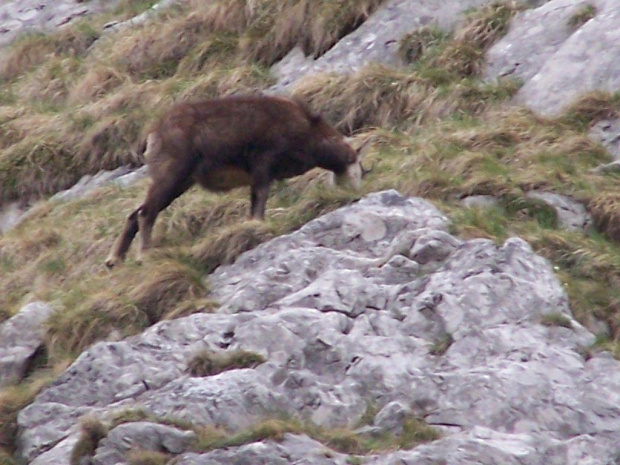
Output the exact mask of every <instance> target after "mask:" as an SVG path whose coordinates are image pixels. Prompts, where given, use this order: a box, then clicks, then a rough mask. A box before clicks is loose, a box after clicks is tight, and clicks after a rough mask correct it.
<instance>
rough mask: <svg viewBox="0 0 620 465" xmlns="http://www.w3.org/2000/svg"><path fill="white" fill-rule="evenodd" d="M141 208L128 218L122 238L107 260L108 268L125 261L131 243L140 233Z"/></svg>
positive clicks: (116, 243) (117, 241)
mask: <svg viewBox="0 0 620 465" xmlns="http://www.w3.org/2000/svg"><path fill="white" fill-rule="evenodd" d="M141 208H142V205H141V206H140V207H138V208H137V209H135V210H134V211H133V212H132V213H131V214H130V215H129V217H127V221H126V222H125V227H124V228H123V232H122V233H121V235H120V236H118V239H117V240H116V242H114V245H113V246H112V250H111V251H110V255H108V258H106V260H105V264H106V266H107V267H108V268H112V267H113V266H114V265H116V264H117V263H118V262H119V261H123V260H124V259H125V255H126V254H127V250H128V249H129V246H130V245H131V241H133V238H134V237H135V235H136V233H137V232H138V212H139V211H140V209H141Z"/></svg>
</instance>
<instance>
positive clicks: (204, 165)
mask: <svg viewBox="0 0 620 465" xmlns="http://www.w3.org/2000/svg"><path fill="white" fill-rule="evenodd" d="M143 147H144V148H145V152H144V157H145V162H146V164H147V166H148V173H149V175H150V177H151V179H152V183H151V185H150V186H149V188H148V191H147V194H146V199H145V200H144V202H143V203H142V204H141V205H140V206H139V207H138V208H137V209H136V210H134V211H133V212H132V213H131V214H130V215H129V217H128V218H127V221H126V223H125V227H124V229H123V231H122V233H121V235H120V236H119V237H118V239H117V240H116V242H115V244H114V246H113V248H112V250H111V252H110V255H109V256H108V258H107V259H106V261H105V264H106V265H107V266H108V267H110V268H111V267H113V266H114V265H115V264H116V263H118V262H119V261H122V260H124V258H125V255H126V253H127V250H128V249H129V246H130V245H131V241H132V240H133V238H134V237H135V235H136V234H137V233H138V231H139V232H140V237H139V242H140V246H139V251H138V259H141V255H142V253H144V251H145V250H146V249H148V248H149V246H150V243H151V231H152V228H153V224H154V223H155V219H156V218H157V215H158V214H159V212H161V211H162V210H163V209H165V208H166V207H167V206H168V205H170V203H171V202H172V201H173V200H174V199H176V198H177V197H179V196H180V195H181V194H183V193H184V192H185V191H187V190H188V189H189V188H190V187H191V186H193V185H194V184H196V183H197V184H199V185H201V186H202V187H203V188H205V189H207V190H210V191H216V192H218V191H219V192H222V191H227V190H229V189H232V188H235V187H239V186H246V185H249V186H251V210H250V216H251V217H252V218H256V219H260V220H263V219H264V216H265V204H266V202H267V197H268V194H269V186H270V184H271V182H272V181H273V180H279V179H286V178H290V177H292V176H297V175H300V174H303V173H305V172H306V171H308V170H310V169H312V168H314V167H320V168H324V169H327V170H330V171H332V172H333V173H334V175H335V180H336V182H337V183H338V184H350V185H351V186H352V187H355V188H358V187H359V185H360V182H361V177H362V165H361V162H360V159H359V157H358V152H359V150H358V151H355V150H353V148H351V146H350V145H349V144H348V143H347V142H346V141H345V138H344V136H343V135H342V134H341V133H340V132H338V131H337V130H336V129H334V128H333V127H332V126H330V125H329V124H328V123H327V122H326V121H325V120H324V119H323V118H322V117H321V116H320V115H316V114H314V113H312V112H310V111H309V110H308V109H307V108H306V107H305V106H304V105H303V104H301V103H300V102H298V101H295V100H289V99H286V98H280V97H269V96H244V97H239V96H237V97H224V98H219V99H213V100H205V101H199V102H193V103H180V104H177V105H175V106H173V107H172V109H171V110H170V111H168V112H167V113H166V114H164V116H163V117H162V118H160V119H159V121H158V122H157V123H156V124H155V125H154V127H153V128H152V129H151V131H150V132H149V133H148V135H147V137H146V143H145V144H143Z"/></svg>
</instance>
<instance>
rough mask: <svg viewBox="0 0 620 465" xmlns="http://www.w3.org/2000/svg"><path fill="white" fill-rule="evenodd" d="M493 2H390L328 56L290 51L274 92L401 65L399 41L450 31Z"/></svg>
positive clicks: (278, 67) (279, 69)
mask: <svg viewBox="0 0 620 465" xmlns="http://www.w3.org/2000/svg"><path fill="white" fill-rule="evenodd" d="M488 3H491V1H490V0H459V1H457V2H455V1H453V0H433V1H428V0H388V1H387V2H386V3H385V4H384V5H383V6H382V7H381V8H380V9H379V10H378V11H376V12H375V13H374V14H373V15H372V16H370V17H369V18H368V19H367V20H366V21H365V22H364V23H363V24H362V25H361V26H360V27H359V28H357V29H356V30H355V31H353V32H352V33H351V34H349V35H347V36H346V37H344V38H343V39H342V40H340V41H339V42H338V43H337V44H336V45H334V46H333V47H332V48H331V49H330V50H329V51H328V52H327V53H325V54H324V55H323V56H321V57H319V58H318V59H316V60H313V59H312V58H311V57H304V56H303V52H301V50H300V49H294V50H293V51H291V52H290V53H289V54H288V55H287V56H286V57H285V58H284V59H283V60H282V61H281V62H280V63H279V64H277V65H276V66H275V67H274V72H275V74H276V77H277V78H278V84H277V85H276V86H274V87H273V88H272V89H271V91H272V92H282V91H283V89H284V88H286V87H287V86H289V85H291V84H292V83H293V82H295V81H296V80H297V79H299V78H301V77H303V76H305V75H308V74H313V73H323V72H336V73H339V74H345V73H351V72H354V71H356V70H358V69H360V68H361V67H362V66H364V65H365V64H367V63H369V62H373V63H382V64H385V65H401V64H402V63H401V62H400V59H399V58H398V44H399V40H400V39H401V38H402V37H404V36H405V35H406V34H408V33H410V32H413V31H414V30H416V29H418V28H420V27H421V26H425V25H436V26H438V27H440V28H443V29H451V28H452V27H453V26H454V24H455V23H456V22H457V21H458V20H459V19H460V18H461V17H462V13H463V12H464V11H465V10H467V9H469V8H476V7H480V6H482V5H485V4H488Z"/></svg>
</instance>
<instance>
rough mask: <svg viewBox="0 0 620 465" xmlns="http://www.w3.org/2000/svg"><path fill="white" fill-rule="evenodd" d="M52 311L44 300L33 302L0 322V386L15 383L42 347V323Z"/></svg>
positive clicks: (25, 372) (25, 371) (21, 377)
mask: <svg viewBox="0 0 620 465" xmlns="http://www.w3.org/2000/svg"><path fill="white" fill-rule="evenodd" d="M52 312H53V310H52V308H51V307H50V306H49V305H47V304H46V303H44V302H33V303H31V304H28V305H26V306H25V307H24V308H22V309H21V310H20V311H19V313H18V314H17V315H15V316H14V317H12V318H10V319H8V320H7V321H5V322H3V323H1V324H0V387H4V386H8V385H11V384H16V383H18V382H19V381H21V380H22V379H23V377H24V376H25V375H26V374H27V372H28V367H29V363H30V362H31V360H32V358H33V357H34V356H35V355H36V354H37V353H38V351H39V350H41V349H42V347H43V325H44V324H45V322H46V321H47V318H48V317H49V316H50V314H51V313H52Z"/></svg>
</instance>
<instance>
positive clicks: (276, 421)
mask: <svg viewBox="0 0 620 465" xmlns="http://www.w3.org/2000/svg"><path fill="white" fill-rule="evenodd" d="M136 421H146V422H151V423H157V424H162V425H166V426H171V427H174V428H178V429H180V430H185V431H193V432H194V433H195V435H196V439H195V440H194V442H193V445H191V446H190V447H189V449H188V451H187V452H190V451H191V452H196V453H206V452H209V451H211V450H215V449H221V448H230V447H239V446H243V445H245V444H250V443H254V442H261V441H276V442H278V441H282V440H283V439H284V437H285V435H286V434H295V435H301V434H305V435H307V436H309V437H310V438H312V439H314V440H316V441H318V442H320V443H322V444H324V445H325V446H327V447H329V448H330V449H333V450H335V451H337V452H340V453H344V454H353V455H367V454H371V453H377V452H380V451H386V450H393V449H398V448H401V449H410V448H412V447H413V446H415V445H416V444H420V443H424V442H428V441H433V440H436V439H438V438H439V437H440V436H441V435H440V433H439V432H438V431H437V430H436V429H434V428H432V427H430V426H428V425H427V424H425V423H424V422H423V421H421V420H419V419H416V418H415V417H413V416H409V417H406V418H405V419H404V420H403V424H402V430H401V432H400V433H398V434H395V433H391V432H389V431H381V432H374V433H362V432H359V431H358V432H356V431H353V430H350V429H348V428H334V429H329V428H324V427H320V426H317V425H315V424H312V423H310V422H308V421H300V420H298V419H294V418H271V419H265V420H263V421H260V422H258V423H256V424H255V425H253V426H251V427H249V428H247V429H245V430H242V431H238V432H230V431H227V430H225V429H223V428H219V427H214V426H204V425H196V424H191V423H190V422H187V421H185V420H177V419H174V418H160V417H157V416H154V415H152V414H150V413H148V412H146V411H144V410H126V411H120V412H118V413H117V414H116V416H115V417H114V418H112V420H111V421H110V422H109V424H106V423H105V422H103V421H101V420H98V419H96V418H92V417H88V418H86V419H84V420H82V424H81V429H82V433H81V436H80V439H79V440H78V442H77V443H76V445H75V446H74V448H73V452H72V459H71V460H72V461H71V464H72V465H73V464H74V463H75V464H78V463H80V460H81V459H82V458H83V457H88V456H92V455H94V452H95V449H96V447H97V444H98V443H99V441H100V440H101V439H103V438H104V437H105V436H106V435H107V433H108V432H109V431H111V430H112V429H114V428H115V427H117V426H119V425H121V424H124V423H132V422H136ZM173 457H174V455H173V454H169V453H163V451H149V450H132V451H130V455H129V457H128V459H129V463H132V464H133V463H135V464H147V463H167V461H168V460H171V459H172V458H173ZM164 459H165V460H164ZM160 461H163V462H160Z"/></svg>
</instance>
